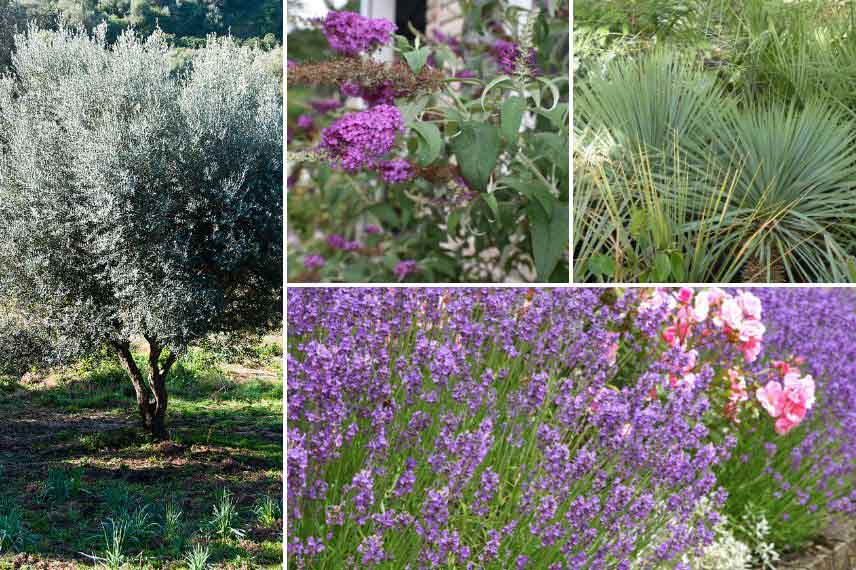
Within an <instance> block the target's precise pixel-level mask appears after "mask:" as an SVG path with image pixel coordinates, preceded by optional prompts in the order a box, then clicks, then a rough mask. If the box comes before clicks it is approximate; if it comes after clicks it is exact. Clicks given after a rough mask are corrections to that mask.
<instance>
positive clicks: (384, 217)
mask: <svg viewBox="0 0 856 570" xmlns="http://www.w3.org/2000/svg"><path fill="white" fill-rule="evenodd" d="M366 211H368V212H370V213H371V214H373V215H374V216H375V217H376V218H377V219H378V220H380V221H381V222H383V224H384V225H387V226H393V227H398V214H396V213H395V209H393V207H392V206H390V205H389V204H386V203H383V202H381V203H380V204H372V205H371V206H369V207H368V208H366Z"/></svg>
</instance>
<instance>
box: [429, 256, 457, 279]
mask: <svg viewBox="0 0 856 570" xmlns="http://www.w3.org/2000/svg"><path fill="white" fill-rule="evenodd" d="M421 265H423V266H426V267H431V268H433V269H435V270H437V272H439V273H442V274H443V275H446V276H448V277H456V276H457V275H458V264H457V263H456V262H455V260H454V259H451V258H449V257H446V256H439V257H432V258H430V259H426V260H425V261H424V262H422V264H421Z"/></svg>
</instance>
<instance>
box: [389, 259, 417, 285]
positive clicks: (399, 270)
mask: <svg viewBox="0 0 856 570" xmlns="http://www.w3.org/2000/svg"><path fill="white" fill-rule="evenodd" d="M415 271H416V262H415V261H413V260H412V259H407V260H404V261H399V262H398V263H397V264H396V265H395V269H394V270H393V271H392V272H393V273H394V274H395V277H396V278H397V279H398V280H399V281H404V279H406V278H407V276H408V275H410V274H411V273H413V272H415Z"/></svg>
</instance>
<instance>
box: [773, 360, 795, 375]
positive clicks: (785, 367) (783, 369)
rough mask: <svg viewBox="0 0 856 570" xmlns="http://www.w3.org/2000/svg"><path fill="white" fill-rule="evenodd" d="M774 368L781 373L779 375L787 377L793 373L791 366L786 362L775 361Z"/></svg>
mask: <svg viewBox="0 0 856 570" xmlns="http://www.w3.org/2000/svg"><path fill="white" fill-rule="evenodd" d="M773 368H775V369H776V370H778V371H779V374H781V375H782V376H784V375H786V374H787V373H788V372H790V371H791V365H790V364H788V363H787V362H785V361H784V360H774V361H773Z"/></svg>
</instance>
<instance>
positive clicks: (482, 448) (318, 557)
mask: <svg viewBox="0 0 856 570" xmlns="http://www.w3.org/2000/svg"><path fill="white" fill-rule="evenodd" d="M854 308H856V297H854V295H853V292H852V291H851V290H841V289H826V290H818V289H814V290H812V289H758V290H752V291H749V290H739V291H732V290H721V289H703V290H702V289H697V290H691V289H680V290H679V289H674V290H657V289H555V290H554V289H504V290H480V289H454V290H444V289H297V290H291V291H289V295H288V315H287V320H288V340H287V343H288V352H287V367H288V368H287V370H288V385H287V396H288V399H287V407H288V410H287V414H288V434H287V477H288V491H287V495H288V498H287V511H288V514H287V535H288V536H287V542H288V560H289V562H290V567H292V568H320V569H338V568H385V569H393V568H396V569H398V568H406V569H413V570H416V569H418V568H448V569H501V568H502V569H505V568H516V569H521V570H522V569H542V568H543V569H549V570H560V569H606V568H610V569H613V568H617V569H631V568H632V569H637V568H638V569H647V568H657V569H659V568H666V569H682V570H688V569H692V570H696V569H707V568H715V569H717V570H723V569H730V568H777V567H780V564H784V563H786V561H787V560H788V559H790V558H793V557H794V556H796V555H797V554H798V553H799V552H800V551H801V550H804V549H806V548H807V547H809V545H811V544H812V543H814V542H815V541H817V540H818V537H819V536H821V534H822V533H823V531H824V529H825V528H826V527H827V526H828V525H830V524H833V523H840V522H841V521H844V522H846V521H848V520H852V517H853V515H854V512H856V491H854V473H856V461H854V460H856V412H854V409H856V346H854V343H853V342H852V331H853V330H854V328H856V313H855V312H854Z"/></svg>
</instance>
